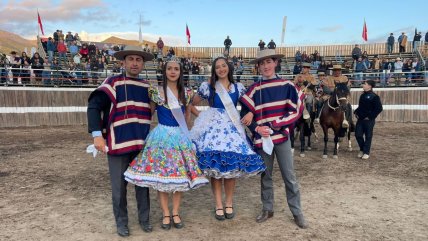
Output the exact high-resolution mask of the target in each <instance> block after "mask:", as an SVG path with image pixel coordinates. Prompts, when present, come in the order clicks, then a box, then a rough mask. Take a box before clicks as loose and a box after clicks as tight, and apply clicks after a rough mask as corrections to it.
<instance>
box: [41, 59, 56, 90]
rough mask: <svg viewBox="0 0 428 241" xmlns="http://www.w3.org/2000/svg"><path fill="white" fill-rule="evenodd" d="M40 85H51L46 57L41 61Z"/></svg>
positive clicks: (48, 63)
mask: <svg viewBox="0 0 428 241" xmlns="http://www.w3.org/2000/svg"><path fill="white" fill-rule="evenodd" d="M52 61H53V60H52ZM42 83H43V85H50V84H51V63H50V62H49V58H48V57H46V58H45V59H44V61H43V72H42Z"/></svg>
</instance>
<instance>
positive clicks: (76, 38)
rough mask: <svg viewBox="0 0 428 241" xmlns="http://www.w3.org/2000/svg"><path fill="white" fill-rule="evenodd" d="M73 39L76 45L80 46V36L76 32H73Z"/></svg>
mask: <svg viewBox="0 0 428 241" xmlns="http://www.w3.org/2000/svg"><path fill="white" fill-rule="evenodd" d="M73 40H74V41H76V46H77V47H82V39H80V36H79V34H78V33H75V34H74V37H73Z"/></svg>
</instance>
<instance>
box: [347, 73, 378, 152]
mask: <svg viewBox="0 0 428 241" xmlns="http://www.w3.org/2000/svg"><path fill="white" fill-rule="evenodd" d="M375 86H376V82H374V81H373V80H367V81H366V82H365V83H364V84H363V91H364V93H363V94H362V95H361V96H360V100H359V102H358V108H357V109H356V110H355V112H354V114H355V116H356V117H357V126H356V127H355V138H356V139H357V142H358V146H359V147H360V152H359V153H358V158H361V159H363V160H367V159H369V157H370V156H369V155H370V148H371V144H372V137H373V128H374V125H375V119H376V117H377V116H378V115H379V114H380V113H381V112H382V110H383V107H382V103H381V101H380V98H379V96H378V95H377V94H375V93H374V92H373V88H374V87H375Z"/></svg>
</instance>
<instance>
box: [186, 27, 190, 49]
mask: <svg viewBox="0 0 428 241" xmlns="http://www.w3.org/2000/svg"><path fill="white" fill-rule="evenodd" d="M186 37H187V43H189V44H190V31H189V27H187V23H186Z"/></svg>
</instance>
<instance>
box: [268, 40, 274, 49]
mask: <svg viewBox="0 0 428 241" xmlns="http://www.w3.org/2000/svg"><path fill="white" fill-rule="evenodd" d="M268 49H276V43H275V42H274V41H273V39H271V40H270V42H269V43H268Z"/></svg>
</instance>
